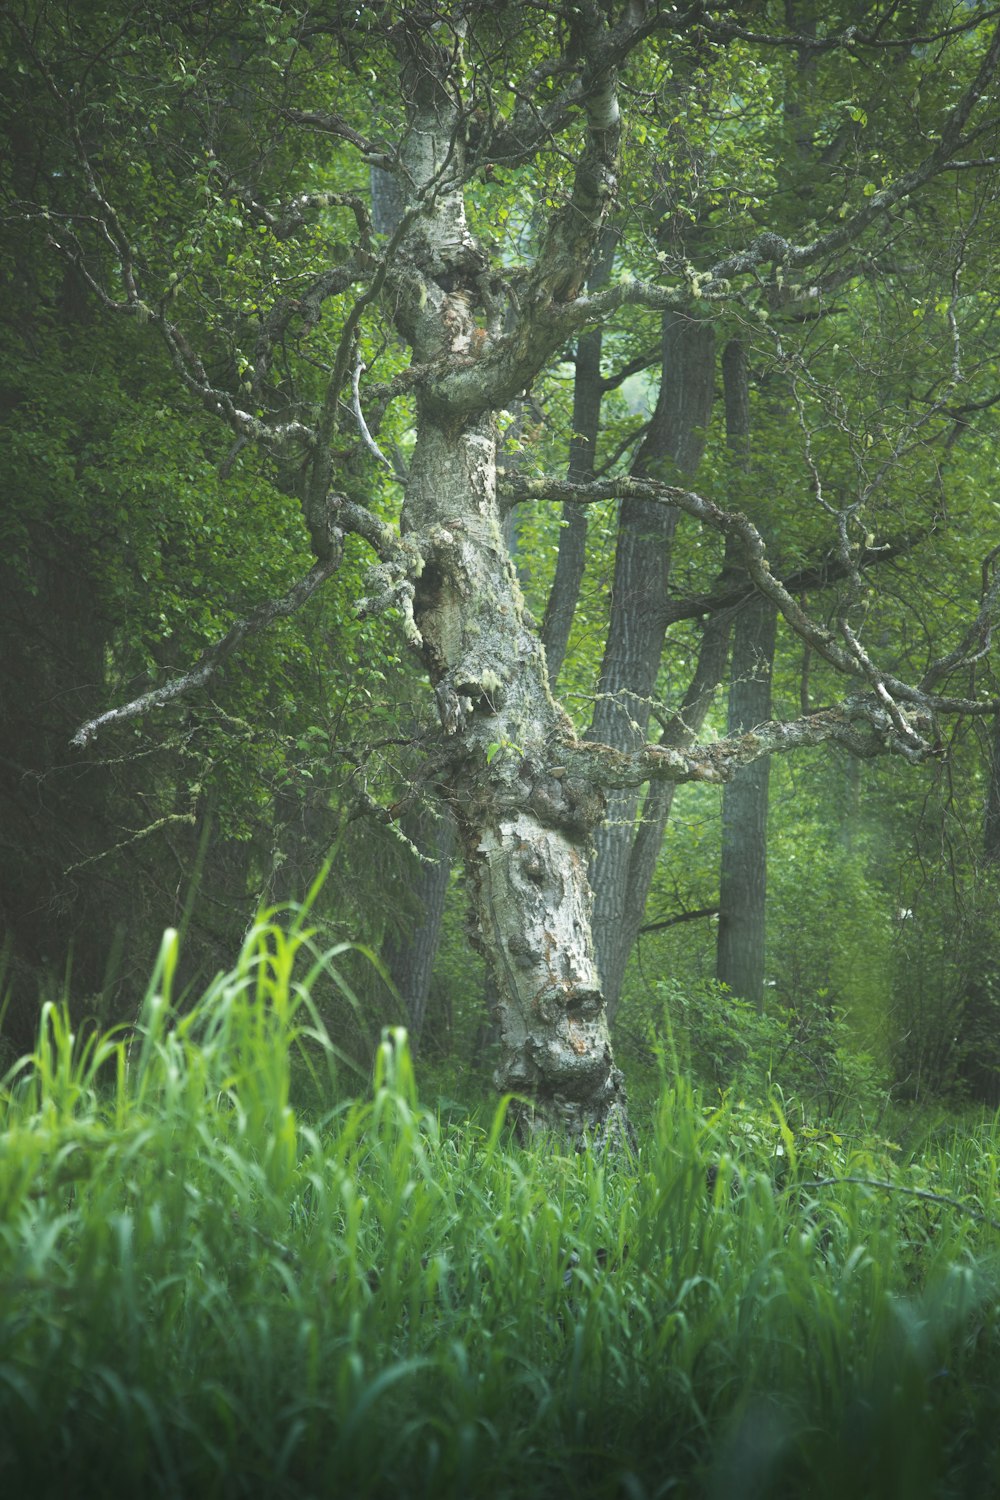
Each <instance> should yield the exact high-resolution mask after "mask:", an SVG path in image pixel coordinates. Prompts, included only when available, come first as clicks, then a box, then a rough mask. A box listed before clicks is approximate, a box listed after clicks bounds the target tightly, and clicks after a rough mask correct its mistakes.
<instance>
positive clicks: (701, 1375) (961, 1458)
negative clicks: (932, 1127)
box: [0, 913, 1000, 1500]
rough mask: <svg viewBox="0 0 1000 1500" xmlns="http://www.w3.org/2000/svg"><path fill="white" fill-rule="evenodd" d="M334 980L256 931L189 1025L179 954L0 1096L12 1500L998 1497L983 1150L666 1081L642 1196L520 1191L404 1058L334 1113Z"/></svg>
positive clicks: (323, 959) (569, 1184) (44, 1040)
mask: <svg viewBox="0 0 1000 1500" xmlns="http://www.w3.org/2000/svg"><path fill="white" fill-rule="evenodd" d="M337 958H338V954H337V953H336V952H331V953H323V952H320V951H318V950H317V948H316V947H315V940H314V937H313V936H312V935H311V934H310V932H309V930H308V927H307V926H306V914H305V913H300V914H298V915H296V914H295V913H284V914H276V915H272V916H270V917H265V918H263V919H262V920H261V921H260V923H259V924H258V925H257V927H256V928H255V929H254V931H253V932H252V933H251V934H250V936H249V938H248V940H247V944H246V946H245V948H244V951H243V953H242V954H241V956H240V959H239V961H238V963H237V965H236V967H235V968H234V969H233V971H232V972H231V973H229V974H226V975H222V976H220V977H219V978H217V979H216V980H215V981H214V982H213V984H212V985H211V986H210V987H209V989H208V990H207V992H206V994H205V995H204V996H203V997H202V999H201V1000H200V1001H199V1002H198V1003H197V1004H196V1005H194V1006H192V1007H189V1008H187V1009H183V1010H181V1009H178V1008H177V1007H176V1006H175V1004H174V1002H173V999H172V993H171V991H172V981H173V974H174V970H175V967H176V959H177V950H176V939H175V937H174V936H173V935H171V934H168V935H167V937H166V938H165V940H164V944H163V948H162V950H161V954H160V958H159V961H158V963H157V966H156V970H155V973H154V976H153V979H152V981H151V984H150V987H149V991H148V993H147V995H146V997H145V999H144V1002H143V1005H142V1010H141V1015H140V1019H139V1021H138V1024H137V1025H136V1027H135V1029H134V1031H130V1032H119V1033H117V1034H111V1035H109V1036H98V1035H96V1034H90V1035H87V1036H73V1035H72V1033H71V1031H70V1028H69V1023H68V1021H67V1018H66V1013H65V1012H64V1011H62V1010H61V1009H60V1008H59V1007H57V1006H47V1007H46V1008H45V1010H44V1012H43V1013H42V1016H41V1020H40V1026H39V1039H38V1045H37V1047H36V1050H35V1053H34V1054H33V1056H32V1057H30V1058H28V1059H25V1060H24V1062H23V1063H22V1064H20V1065H19V1066H18V1067H17V1068H15V1069H14V1070H12V1072H11V1073H10V1074H9V1075H8V1076H7V1078H6V1079H5V1080H4V1081H3V1085H2V1091H0V1129H2V1133H0V1493H2V1494H4V1495H8V1494H9V1495H11V1496H31V1497H42V1496H50V1495H51V1496H57V1495H58V1496H60V1497H64V1496H76V1495H83V1496H86V1495H108V1496H112V1495H119V1494H121V1495H136V1496H138V1495H142V1496H144V1497H145V1496H159V1495H164V1496H201V1495H212V1496H239V1495H246V1496H258V1495H282V1496H285V1495H287V1496H302V1497H306V1496H320V1495H323V1496H325V1495H333V1494H338V1495H340V1494H343V1495H350V1496H354V1495H358V1496H364V1495H371V1496H387V1497H388V1496H393V1497H397V1496H411V1495H412V1496H427V1497H431V1496H435V1497H436V1496H449V1495H454V1496H461V1497H475V1496H483V1497H486V1496H491V1497H492V1496H503V1495H510V1496H514V1495H517V1496H541V1495H582V1496H594V1497H598V1496H600V1497H605V1496H606V1497H609V1500H610V1497H618V1496H621V1497H623V1500H633V1497H642V1496H649V1497H652V1496H657V1495H665V1494H674V1495H701V1494H705V1495H711V1496H727V1497H731V1496H758V1495H759V1496H771V1495H773V1496H784V1495H787V1496H800V1495H806V1494H808V1495H809V1496H819V1497H830V1500H840V1497H843V1496H852V1497H853V1496H865V1495H872V1496H880V1495H886V1496H896V1495H906V1496H924V1495H928V1496H929V1495H942V1496H948V1495H955V1496H959V1495H966V1494H974V1493H983V1494H985V1493H990V1492H992V1491H993V1490H994V1489H995V1488H996V1481H997V1454H998V1448H1000V1437H998V1423H997V1418H998V1416H1000V1412H998V1404H1000V1403H998V1398H997V1395H996V1392H997V1390H998V1376H1000V1366H998V1359H997V1352H998V1330H997V1313H996V1303H997V1286H998V1279H1000V1278H998V1263H997V1245H998V1243H1000V1239H998V1232H997V1230H996V1229H995V1228H994V1227H992V1225H991V1221H992V1220H993V1218H994V1217H995V1216H996V1215H997V1207H996V1195H997V1152H998V1140H997V1128H996V1125H995V1124H992V1123H991V1124H990V1125H989V1127H988V1128H986V1129H984V1130H983V1131H982V1132H981V1133H980V1134H979V1135H978V1136H977V1137H976V1138H972V1137H969V1136H964V1137H956V1138H955V1139H954V1140H953V1141H952V1142H951V1144H950V1145H945V1146H942V1145H940V1143H939V1145H938V1147H937V1151H936V1156H935V1159H934V1160H933V1161H932V1162H927V1163H925V1164H922V1165H921V1164H919V1163H914V1164H907V1163H899V1162H896V1163H894V1162H893V1160H892V1156H893V1153H892V1151H891V1149H890V1148H889V1147H888V1146H887V1144H886V1143H884V1142H876V1141H869V1142H865V1141H861V1142H858V1141H854V1142H848V1141H845V1140H844V1139H843V1138H841V1137H839V1136H835V1135H833V1133H832V1132H827V1133H824V1132H823V1131H821V1130H814V1131H812V1132H811V1133H806V1132H803V1131H798V1132H795V1131H792V1130H791V1129H790V1127H789V1126H788V1124H787V1122H786V1112H785V1111H783V1110H782V1109H781V1108H780V1106H779V1103H778V1101H775V1102H774V1104H773V1106H772V1107H771V1108H770V1109H764V1110H751V1109H748V1108H747V1107H745V1106H739V1105H736V1104H733V1105H726V1106H724V1107H722V1108H721V1109H719V1110H717V1111H715V1112H714V1113H711V1114H708V1113H706V1112H705V1111H704V1110H703V1109H702V1108H701V1107H700V1105H699V1102H698V1100H697V1098H696V1097H695V1096H694V1095H693V1093H692V1092H691V1090H690V1088H689V1087H688V1086H687V1085H686V1084H685V1083H684V1081H683V1080H682V1079H677V1078H669V1079H668V1078H665V1079H664V1081H663V1088H662V1091H661V1094H660V1100H659V1104H658V1107H657V1110H656V1113H655V1120H654V1123H653V1125H652V1128H651V1130H650V1131H649V1132H648V1133H647V1135H646V1137H645V1139H644V1140H643V1142H642V1145H641V1148H640V1151H639V1154H638V1156H637V1158H635V1159H633V1160H627V1161H623V1160H617V1161H616V1160H609V1161H602V1160H600V1159H597V1158H595V1157H593V1156H588V1155H566V1154H563V1153H561V1152H559V1151H558V1150H556V1149H549V1150H546V1151H539V1152H536V1153H534V1154H532V1155H529V1154H525V1153H523V1152H522V1151H520V1150H519V1149H518V1148H517V1147H516V1146H515V1145H514V1144H513V1143H512V1141H511V1140H510V1138H509V1135H508V1133H507V1131H506V1127H505V1118H504V1111H503V1108H502V1107H501V1108H500V1109H499V1110H498V1111H497V1112H496V1114H495V1115H494V1116H493V1117H492V1118H489V1117H486V1118H484V1119H483V1120H481V1121H477V1120H474V1119H472V1120H466V1121H462V1122H455V1121H454V1120H451V1121H449V1123H447V1124H442V1123H441V1122H440V1121H439V1120H438V1119H437V1118H436V1116H435V1115H434V1113H433V1112H432V1111H430V1110H428V1109H426V1108H424V1107H423V1106H422V1105H421V1103H420V1102H419V1099H418V1095H417V1088H416V1082H415V1078H414V1070H413V1064H412V1061H411V1058H410V1054H409V1051H408V1049H407V1046H406V1041H405V1037H404V1036H403V1034H402V1033H398V1032H393V1033H387V1034H386V1035H385V1037H384V1038H383V1042H382V1045H381V1047H380V1048H379V1050H378V1054H377V1056H376V1058H375V1060H374V1067H373V1072H372V1077H371V1079H370V1081H369V1083H368V1085H367V1086H366V1087H365V1088H364V1089H363V1090H362V1092H361V1097H358V1092H359V1090H358V1084H357V1080H356V1078H354V1077H353V1076H351V1075H349V1074H346V1075H345V1073H344V1070H343V1068H342V1066H341V1063H340V1060H339V1058H338V1054H337V1049H336V1046H335V1042H334V1040H333V1039H331V1038H330V1037H329V1035H328V1034H327V1032H326V1030H325V1028H324V1026H323V1024H322V1021H321V1018H320V1013H319V1010H318V1008H317V1005H316V1003H315V999H314V996H315V994H316V993H317V992H318V991H319V989H321V988H322V986H324V985H330V984H333V985H336V984H337V983H338V979H337V968H336V965H337ZM303 1077H305V1078H311V1083H310V1086H309V1090H308V1093H309V1098H310V1100H313V1101H315V1099H316V1098H318V1097H323V1098H325V1100H326V1105H325V1108H324V1109H323V1110H322V1111H317V1110H316V1109H315V1108H314V1107H312V1108H310V1109H309V1110H308V1111H303V1110H301V1109H299V1108H297V1107H296V1089H297V1087H298V1080H300V1079H302V1078H303ZM896 1154H897V1155H898V1153H896ZM710 1169H711V1170H710ZM844 1177H850V1178H856V1179H861V1180H860V1181H852V1182H847V1183H843V1182H840V1183H838V1182H837V1181H835V1180H833V1179H840V1178H844ZM876 1182H878V1183H883V1184H885V1183H889V1184H891V1186H892V1187H893V1188H894V1189H896V1190H895V1191H891V1190H889V1188H887V1187H885V1186H874V1185H871V1184H873V1183H876ZM911 1190H916V1191H911ZM919 1194H923V1196H919ZM928 1194H933V1195H935V1196H928ZM945 1198H952V1199H954V1200H955V1202H954V1203H947V1202H944V1201H941V1200H943V1199H945Z"/></svg>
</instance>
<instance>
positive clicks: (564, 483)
mask: <svg viewBox="0 0 1000 1500" xmlns="http://www.w3.org/2000/svg"><path fill="white" fill-rule="evenodd" d="M499 489H500V493H501V494H502V495H503V496H504V497H505V498H506V499H508V500H511V501H514V502H518V501H523V500H556V501H559V502H561V503H562V504H564V505H567V504H570V505H572V504H577V505H592V504H594V503H595V502H596V501H600V500H611V499H620V500H624V499H636V500H652V501H655V502H658V503H659V504H661V505H673V506H676V507H677V509H678V510H682V511H684V512H685V513H686V514H687V515H689V516H693V517H694V519H695V520H697V521H700V522H702V524H703V525H706V526H710V527H712V529H713V530H715V531H720V532H722V534H723V535H724V536H727V537H732V538H733V539H734V541H736V542H737V543H738V544H739V546H740V549H741V551H742V553H743V564H744V566H745V568H746V570H747V572H748V573H749V575H750V577H751V579H752V580H753V583H754V585H755V586H756V588H757V590H758V591H759V592H760V593H762V594H763V595H764V596H765V598H768V599H770V600H771V601H772V603H773V604H775V605H776V606H777V608H778V609H779V610H780V611H781V614H782V615H783V616H784V618H785V619H786V620H787V622H788V624H789V625H790V626H791V627H792V629H793V630H794V631H795V633H796V635H799V636H801V637H802V639H803V640H804V641H806V642H807V643H808V644H809V645H810V646H811V647H812V649H813V650H814V651H816V652H817V654H818V655H820V656H822V657H823V659H824V661H827V662H829V663H830V665H831V666H832V667H834V668H836V670H837V671H838V672H840V673H841V674H842V675H843V676H845V677H852V678H859V677H860V678H862V679H863V680H864V682H865V683H866V685H868V686H870V687H871V688H872V689H873V690H874V693H875V695H876V697H877V698H879V699H881V701H882V705H883V709H884V710H885V711H887V712H888V713H890V714H893V713H895V712H896V704H895V701H894V700H895V699H899V700H901V701H902V702H904V703H909V704H911V705H912V706H913V707H914V708H916V709H918V710H919V711H920V713H921V714H922V715H932V714H934V713H966V714H988V713H993V712H995V710H996V705H994V704H993V702H992V701H987V700H982V699H974V698H946V697H941V696H940V695H937V694H932V693H930V692H929V691H928V690H927V689H926V688H925V687H924V686H923V685H921V686H920V687H914V686H913V685H912V684H910V683H907V682H903V681H902V680H901V679H900V678H898V677H895V676H893V675H892V674H891V673H889V672H884V671H882V670H881V669H880V668H878V667H877V666H875V664H874V663H872V662H871V660H870V659H869V658H868V657H867V655H866V654H864V653H861V655H860V656H859V653H858V649H857V643H856V642H854V643H851V642H848V649H846V650H845V648H844V647H843V646H841V645H840V643H839V641H838V640H837V638H836V636H835V635H834V634H833V632H832V631H831V630H828V629H827V628H826V627H825V626H823V625H820V624H819V623H818V622H817V621H816V620H814V619H813V618H812V617H811V616H810V615H809V614H807V613H806V611H805V610H804V609H803V607H802V605H801V604H800V603H799V601H798V600H797V599H796V598H795V597H794V596H793V595H792V593H791V592H790V591H789V589H788V587H787V585H786V584H784V583H782V582H781V580H780V579H778V578H776V577H775V576H774V574H773V573H772V572H771V565H770V563H769V561H768V559H767V549H766V546H765V543H764V538H763V537H762V536H761V534H760V532H759V531H758V530H757V528H756V526H754V524H753V522H752V521H751V520H750V519H749V518H748V517H747V516H745V515H743V513H742V512H741V511H725V510H722V508H721V507H720V506H718V505H716V504H715V502H714V501H712V500H706V499H705V498H704V497H703V496H701V495H698V494H695V493H694V491H693V490H682V489H679V488H677V487H676V486H674V485H668V484H663V483H662V482H661V481H659V480H655V479H634V478H632V477H630V476H626V475H617V476H615V477H613V478H611V479H596V480H591V481H589V482H588V483H585V484H583V483H573V482H572V481H570V480H568V479H560V478H558V477H556V476H549V475H541V476H538V477H534V478H531V477H528V476H526V475H521V474H509V473H506V472H503V471H501V480H500V485H499ZM997 596H998V590H997V589H996V588H994V589H991V590H990V591H989V599H988V603H987V601H984V604H983V609H986V608H987V607H988V608H989V609H990V610H992V609H993V608H994V606H995V605H997V603H998V602H1000V601H998V597H997ZM981 613H982V611H981ZM978 625H979V622H978V621H977V627H978ZM974 628H976V627H974ZM862 658H863V659H862ZM911 717H912V716H907V715H902V717H901V718H900V720H899V723H898V725H897V730H898V732H899V733H900V734H902V735H903V736H904V737H907V736H908V735H909V732H910V727H911ZM827 737H829V736H827ZM918 748H919V747H917V745H916V743H914V749H915V750H916V749H918ZM857 753H859V754H860V753H862V752H861V751H858V752H857ZM921 753H923V751H921Z"/></svg>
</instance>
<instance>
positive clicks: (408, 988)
mask: <svg viewBox="0 0 1000 1500" xmlns="http://www.w3.org/2000/svg"><path fill="white" fill-rule="evenodd" d="M402 830H403V833H404V834H405V835H406V837H407V838H408V839H409V840H410V843H411V844H412V845H413V846H414V848H415V849H417V850H418V852H419V853H420V855H421V856H422V858H421V859H420V861H419V862H418V861H416V860H414V865H415V866H416V869H415V870H414V873H413V877H412V880H411V882H410V888H409V891H408V893H407V894H408V896H409V898H410V899H409V900H408V901H407V902H406V903H405V909H404V912H403V915H402V920H401V922H400V924H399V925H398V926H397V927H396V928H395V929H394V931H393V932H392V934H391V935H390V937H389V940H388V942H387V943H386V945H385V948H384V951H383V955H382V956H383V960H384V962H385V966H386V969H387V971H388V974H389V978H390V979H391V980H392V982H393V984H394V985H395V987H396V989H397V990H398V991H399V995H400V998H401V1000H402V1001H403V1004H404V1005H405V1007H406V1027H407V1031H408V1032H409V1035H410V1043H411V1045H412V1047H413V1049H414V1051H417V1050H419V1047H420V1040H421V1037H422V1035H423V1029H424V1019H425V1017H426V1015H427V998H428V996H429V994H430V987H431V974H432V971H433V968H434V958H435V955H436V954H437V948H438V941H439V939H440V936H441V919H442V917H443V916H444V903H445V897H446V895H447V893H448V879H449V877H450V875H451V857H452V850H453V848H454V843H455V825H454V822H453V821H452V817H451V814H450V813H449V812H448V811H447V809H443V808H431V807H427V806H424V807H421V808H420V809H419V810H417V811H416V812H414V813H412V814H408V815H407V816H406V817H405V818H404V819H403V823H402Z"/></svg>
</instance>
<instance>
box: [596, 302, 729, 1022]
mask: <svg viewBox="0 0 1000 1500" xmlns="http://www.w3.org/2000/svg"><path fill="white" fill-rule="evenodd" d="M714 349H715V340H714V332H713V328H712V325H711V324H710V323H707V322H698V321H695V320H693V319H691V318H688V317H682V316H681V315H680V314H677V313H673V312H669V313H667V314H666V315H665V317H664V320H663V374H662V379H661V384H660V393H659V398H658V400H657V405H656V411H655V412H654V415H653V420H652V423H651V426H650V431H649V433H648V434H647V437H646V440H645V442H644V443H643V445H642V448H641V449H640V451H639V454H638V456H637V459H636V464H635V472H636V473H637V474H639V475H645V474H648V473H650V472H653V473H654V474H655V472H656V470H657V467H658V466H659V465H661V464H662V463H663V461H664V460H671V461H672V466H673V465H676V467H677V468H680V469H681V470H682V471H683V472H684V473H688V474H690V473H693V472H694V470H695V469H696V468H697V466H698V463H699V461H700V459H701V454H702V451H703V449H704V429H705V427H706V426H707V424H708V419H709V416H710V414H711V409H712V383H713V375H714ZM676 524H677V512H676V511H675V510H673V509H672V508H671V507H666V506H656V505H650V504H648V503H647V502H645V501H639V500H626V501H625V502H623V504H622V508H621V516H620V520H619V529H618V547H617V551H616V554H615V572H614V585H613V593H612V605H611V623H610V627H609V631H608V642H607V647H606V649H605V653H604V660H603V663H602V666H601V675H600V680H599V684H598V697H597V703H596V705H595V707H594V717H593V722H592V724H591V728H590V732H589V736H588V738H590V739H592V740H598V741H600V742H601V743H602V744H606V745H613V746H614V747H615V749H619V750H632V749H635V748H636V747H637V746H639V745H641V744H644V743H645V740H646V732H647V729H648V727H649V715H650V708H651V704H652V698H653V694H654V692H655V689H656V678H657V674H658V672H659V667H660V656H661V653H662V651H663V639H664V634H665V631H666V615H665V606H666V600H667V584H668V581H669V576H670V551H671V544H672V542H673V535H674V529H675V527H676ZM638 804H639V794H638V792H636V791H616V792H613V793H612V794H611V795H610V797H609V799H608V814H607V820H606V822H605V823H604V824H603V825H602V827H601V828H600V829H599V831H598V834H597V839H596V852H595V856H594V862H593V868H592V880H593V885H594V944H595V948H596V951H597V955H598V966H599V968H600V971H601V978H602V983H603V985H604V993H605V998H606V1000H607V1003H608V1005H609V1008H610V1009H612V1010H613V1009H615V1008H617V1004H618V999H619V996H620V992H621V980H622V976H623V975H624V972H625V964H626V961H627V959H628V954H629V951H630V947H631V941H634V936H633V939H632V940H631V941H630V940H629V938H628V936H627V934H628V932H629V931H633V930H637V929H638V924H639V921H641V915H642V914H641V911H640V912H639V913H638V914H635V913H630V912H629V905H628V903H629V901H630V899H633V897H630V893H629V864H630V860H631V854H632V846H633V840H634V838H635V831H636V830H635V821H636V811H637V808H638ZM630 916H631V918H632V920H631V921H630V920H629V918H630Z"/></svg>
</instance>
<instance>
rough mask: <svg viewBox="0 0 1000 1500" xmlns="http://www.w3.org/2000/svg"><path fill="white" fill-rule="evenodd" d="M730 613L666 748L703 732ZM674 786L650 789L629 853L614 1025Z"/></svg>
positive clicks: (701, 655)
mask: <svg viewBox="0 0 1000 1500" xmlns="http://www.w3.org/2000/svg"><path fill="white" fill-rule="evenodd" d="M731 613H732V612H731V611H729V610H725V611H720V612H719V613H718V614H716V615H713V616H712V617H711V619H709V621H708V622H707V624H706V625H705V630H704V633H703V635H702V641H701V648H700V650H699V652H698V663H697V666H696V668H695V673H694V676H693V677H692V679H691V682H690V685H689V687H688V690H687V692H686V693H685V695H684V702H683V704H682V705H681V709H680V712H679V713H678V714H677V715H676V717H675V718H674V720H673V721H672V723H671V724H669V725H668V727H667V728H666V730H665V731H664V733H663V735H662V736H661V738H660V744H661V745H662V746H664V747H665V748H670V749H674V750H686V749H687V748H688V747H689V746H691V745H693V744H694V743H695V741H696V740H697V738H698V735H699V734H700V733H701V730H702V727H703V726H704V723H705V719H706V717H707V715H708V711H709V709H710V708H711V706H712V700H713V698H714V696H715V693H716V690H717V688H718V686H719V683H720V682H721V681H722V678H723V676H724V675H725V671H726V661H727V659H728V656H729V627H730V618H731ZM675 791H676V784H675V783H674V782H672V781H658V782H654V783H653V784H652V785H651V786H650V787H649V788H648V789H647V791H646V796H645V799H644V801H643V804H642V812H641V814H640V817H639V823H638V827H637V828H636V831H635V838H634V840H633V843H632V848H631V850H630V851H629V859H628V869H627V873H626V881H625V900H624V902H623V905H622V925H621V932H620V935H619V940H618V941H617V942H616V943H615V944H614V946H613V947H612V948H611V949H610V951H609V953H608V955H607V958H606V960H605V963H606V967H605V969H604V971H603V972H602V976H601V977H602V982H603V985H604V993H605V998H606V1001H607V1006H608V1020H609V1022H610V1023H612V1024H613V1023H614V1020H615V1017H616V1016H617V1014H618V1006H619V1004H620V1003H621V992H622V983H623V981H624V978H625V968H626V965H627V963H628V959H629V955H630V954H631V952H632V949H633V948H634V947H635V943H636V939H637V938H638V936H639V929H640V927H641V926H642V920H643V916H644V913H645V910H646V898H647V897H648V895H649V888H650V886H651V885H652V883H653V876H654V874H655V873H656V865H657V861H658V860H659V857H660V850H661V849H662V848H663V836H664V833H665V832H666V827H667V823H668V822H669V819H670V811H671V808H672V807H673V804H674V792H675Z"/></svg>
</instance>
